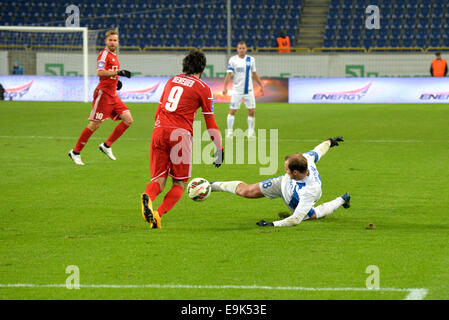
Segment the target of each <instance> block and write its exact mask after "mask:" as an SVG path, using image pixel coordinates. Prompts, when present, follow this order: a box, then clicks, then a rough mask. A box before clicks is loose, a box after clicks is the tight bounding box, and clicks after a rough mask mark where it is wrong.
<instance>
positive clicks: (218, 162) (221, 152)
mask: <svg viewBox="0 0 449 320" xmlns="http://www.w3.org/2000/svg"><path fill="white" fill-rule="evenodd" d="M214 157H217V160H215V161H214V166H215V167H217V168H218V167H220V166H221V164H222V163H223V159H224V150H223V149H220V150H217V151H215V153H214Z"/></svg>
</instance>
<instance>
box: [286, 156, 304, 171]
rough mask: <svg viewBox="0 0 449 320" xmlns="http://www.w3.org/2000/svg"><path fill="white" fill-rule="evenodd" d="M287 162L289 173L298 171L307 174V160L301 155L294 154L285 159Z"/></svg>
mask: <svg viewBox="0 0 449 320" xmlns="http://www.w3.org/2000/svg"><path fill="white" fill-rule="evenodd" d="M285 161H287V167H288V168H289V169H290V171H293V170H298V171H299V172H300V173H306V172H307V168H308V166H307V159H306V158H305V157H304V156H303V155H302V153H294V154H291V155H288V156H286V157H285Z"/></svg>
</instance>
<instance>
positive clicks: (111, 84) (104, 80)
mask: <svg viewBox="0 0 449 320" xmlns="http://www.w3.org/2000/svg"><path fill="white" fill-rule="evenodd" d="M97 70H108V71H114V70H117V71H118V70H120V62H119V61H118V57H117V55H116V54H115V53H112V52H111V51H109V50H108V49H107V48H105V49H103V51H101V52H100V54H99V55H98V58H97ZM118 78H119V77H118V76H111V77H100V83H99V84H98V86H97V89H99V90H103V91H104V92H106V93H107V94H109V95H111V96H115V95H116V94H117V82H118Z"/></svg>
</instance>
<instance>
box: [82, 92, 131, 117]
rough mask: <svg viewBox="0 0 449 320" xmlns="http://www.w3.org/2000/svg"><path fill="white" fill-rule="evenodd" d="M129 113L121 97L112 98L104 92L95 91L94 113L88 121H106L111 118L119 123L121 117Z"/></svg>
mask: <svg viewBox="0 0 449 320" xmlns="http://www.w3.org/2000/svg"><path fill="white" fill-rule="evenodd" d="M127 111H129V109H128V107H127V106H126V105H125V104H124V103H123V101H122V99H120V98H119V96H117V95H116V96H111V95H109V94H107V93H106V92H104V91H103V90H99V89H95V92H94V101H93V102H92V112H91V113H90V115H89V118H88V119H89V120H91V121H104V120H107V119H109V118H111V119H112V120H114V121H117V120H119V118H120V115H121V114H122V113H123V112H127Z"/></svg>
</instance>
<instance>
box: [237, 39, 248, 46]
mask: <svg viewBox="0 0 449 320" xmlns="http://www.w3.org/2000/svg"><path fill="white" fill-rule="evenodd" d="M239 44H244V45H245V46H246V42H245V41H243V40H241V41H239V43H237V46H239Z"/></svg>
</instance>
